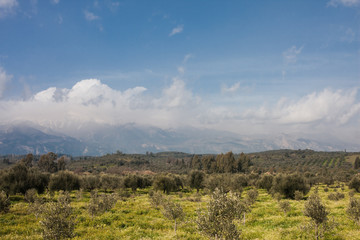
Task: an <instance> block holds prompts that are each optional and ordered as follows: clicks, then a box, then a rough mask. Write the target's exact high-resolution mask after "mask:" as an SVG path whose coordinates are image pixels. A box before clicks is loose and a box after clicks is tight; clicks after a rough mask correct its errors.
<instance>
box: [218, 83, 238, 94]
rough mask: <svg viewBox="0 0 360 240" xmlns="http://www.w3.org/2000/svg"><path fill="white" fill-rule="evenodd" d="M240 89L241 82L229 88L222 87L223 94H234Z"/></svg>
mask: <svg viewBox="0 0 360 240" xmlns="http://www.w3.org/2000/svg"><path fill="white" fill-rule="evenodd" d="M239 88H240V82H237V83H234V84H233V85H232V86H230V87H228V86H226V85H223V86H222V87H221V93H223V94H225V93H234V92H236V91H237V90H238V89H239Z"/></svg>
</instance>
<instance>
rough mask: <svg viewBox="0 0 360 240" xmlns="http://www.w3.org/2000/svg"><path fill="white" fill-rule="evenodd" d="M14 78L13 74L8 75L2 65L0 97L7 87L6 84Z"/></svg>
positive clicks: (0, 69) (0, 70)
mask: <svg viewBox="0 0 360 240" xmlns="http://www.w3.org/2000/svg"><path fill="white" fill-rule="evenodd" d="M11 79H12V75H8V74H7V73H6V71H5V70H4V69H3V68H2V67H0V98H1V97H2V96H3V93H4V91H5V89H6V84H7V83H8V82H9V81H10V80H11Z"/></svg>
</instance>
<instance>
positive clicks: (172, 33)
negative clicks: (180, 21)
mask: <svg viewBox="0 0 360 240" xmlns="http://www.w3.org/2000/svg"><path fill="white" fill-rule="evenodd" d="M183 30H184V25H178V26H177V27H175V28H173V30H172V31H171V33H170V34H169V36H170V37H171V36H174V35H175V34H179V33H181V32H182V31H183Z"/></svg>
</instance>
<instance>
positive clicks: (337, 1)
mask: <svg viewBox="0 0 360 240" xmlns="http://www.w3.org/2000/svg"><path fill="white" fill-rule="evenodd" d="M339 5H342V6H345V7H354V6H359V5H360V0H330V1H329V2H328V3H327V6H331V7H337V6H339Z"/></svg>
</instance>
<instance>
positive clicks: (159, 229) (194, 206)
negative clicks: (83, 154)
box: [0, 183, 360, 240]
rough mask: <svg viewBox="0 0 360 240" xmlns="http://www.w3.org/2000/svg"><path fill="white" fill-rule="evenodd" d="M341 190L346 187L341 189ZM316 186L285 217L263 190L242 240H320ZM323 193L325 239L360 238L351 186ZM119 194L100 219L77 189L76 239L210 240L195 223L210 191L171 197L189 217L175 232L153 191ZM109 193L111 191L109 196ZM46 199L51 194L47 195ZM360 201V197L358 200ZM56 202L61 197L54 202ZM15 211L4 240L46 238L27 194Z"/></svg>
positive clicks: (7, 216)
mask: <svg viewBox="0 0 360 240" xmlns="http://www.w3.org/2000/svg"><path fill="white" fill-rule="evenodd" d="M340 186H341V187H340ZM249 189H250V188H249V187H246V188H244V191H243V192H242V197H245V196H246V193H247V191H248V190H249ZM315 189H316V187H314V186H313V187H312V188H311V190H310V192H309V193H308V194H307V195H306V196H305V197H304V199H303V200H298V201H297V200H288V201H289V202H290V205H291V210H290V211H288V212H287V213H284V212H283V211H282V210H281V208H280V207H279V203H278V201H277V200H275V199H274V198H273V197H272V196H271V195H270V194H268V192H267V191H266V190H263V189H258V192H259V196H258V198H257V200H256V201H255V203H254V204H253V205H252V207H251V212H249V213H248V214H247V215H246V222H245V224H244V222H243V219H239V220H238V221H237V222H236V226H237V228H238V229H239V230H241V238H242V239H269V240H274V239H315V236H314V231H313V229H312V228H309V227H308V224H309V222H310V218H308V217H306V216H304V213H303V211H304V204H305V202H306V198H307V197H308V196H309V195H311V194H312V193H313V192H314V191H315ZM317 189H318V194H319V196H320V197H321V199H322V202H323V203H324V204H325V205H326V208H327V210H328V211H329V219H330V220H331V221H332V222H333V225H332V226H331V229H329V230H328V231H327V232H325V234H324V236H323V239H344V240H345V239H360V235H359V230H360V228H359V226H358V225H357V224H356V223H354V222H353V221H352V220H351V219H350V218H349V216H348V215H347V214H346V209H347V206H348V204H349V199H350V197H349V192H350V190H349V189H348V188H347V186H345V185H343V184H339V183H335V184H334V185H331V186H326V185H318V186H317ZM121 191H122V192H120V191H118V192H116V191H115V193H116V195H117V196H118V200H117V202H116V204H115V206H114V207H113V208H112V209H111V210H109V211H107V212H105V213H104V214H101V215H98V216H93V217H92V216H91V215H90V214H89V212H88V204H89V200H90V193H89V192H79V191H77V190H75V191H72V192H71V193H70V196H71V206H72V208H73V215H74V216H76V226H75V231H74V232H75V237H74V239H208V237H206V236H204V235H202V233H201V232H200V231H199V230H198V227H197V224H196V222H195V221H196V219H197V211H198V210H199V209H202V210H205V209H206V208H207V203H208V202H209V193H208V191H207V190H206V189H205V190H201V191H200V193H196V191H191V190H186V189H184V190H182V191H179V192H172V193H170V194H169V195H165V196H166V197H169V198H171V201H174V202H176V203H179V204H181V206H182V208H183V210H184V213H185V218H184V219H183V221H181V222H179V224H178V228H177V231H176V232H175V231H174V222H173V221H171V220H168V219H167V218H165V217H164V215H163V213H162V209H161V207H159V208H156V207H154V206H153V205H151V202H150V198H149V194H148V193H149V191H152V189H151V188H146V189H141V190H137V191H135V192H133V191H131V192H130V190H129V193H130V194H129V196H126V197H125V196H124V192H123V191H124V190H121ZM334 192H340V193H344V195H345V198H343V199H340V200H338V201H334V200H330V199H328V195H329V194H331V193H334ZM107 194H109V193H107ZM40 197H42V198H44V199H45V198H47V199H48V201H49V198H50V197H49V196H47V195H45V194H43V195H40ZM354 197H357V198H360V194H359V193H355V196H354ZM56 198H57V193H56V194H55V196H54V199H56ZM10 200H11V203H12V205H11V208H10V211H9V212H8V213H2V214H1V215H0V224H1V228H0V238H1V239H42V228H41V225H40V223H39V222H40V221H42V219H41V217H39V216H35V215H34V213H33V212H31V211H29V207H30V204H29V203H27V202H26V201H25V200H24V196H23V195H12V196H10Z"/></svg>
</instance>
